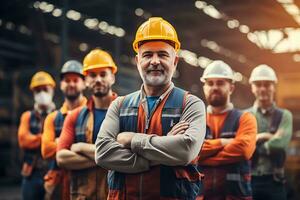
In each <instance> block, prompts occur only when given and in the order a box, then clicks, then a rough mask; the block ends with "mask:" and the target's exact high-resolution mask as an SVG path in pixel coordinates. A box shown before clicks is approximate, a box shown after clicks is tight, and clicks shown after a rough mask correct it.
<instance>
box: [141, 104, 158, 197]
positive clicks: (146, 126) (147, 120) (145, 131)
mask: <svg viewBox="0 0 300 200" xmlns="http://www.w3.org/2000/svg"><path fill="white" fill-rule="evenodd" d="M160 101H161V100H160V99H158V100H157V101H156V102H155V105H154V107H153V109H152V110H151V112H150V115H148V110H147V111H146V112H147V116H146V125H145V130H144V133H145V134H147V131H148V129H149V124H150V120H151V117H152V115H153V113H154V111H155V110H156V108H157V106H158V104H159V103H160ZM146 103H147V102H146ZM142 106H143V104H142ZM143 108H144V110H146V109H145V107H144V106H143ZM147 108H148V106H147ZM139 190H140V191H139V195H140V196H139V199H140V200H142V197H143V174H141V176H140V186H139Z"/></svg>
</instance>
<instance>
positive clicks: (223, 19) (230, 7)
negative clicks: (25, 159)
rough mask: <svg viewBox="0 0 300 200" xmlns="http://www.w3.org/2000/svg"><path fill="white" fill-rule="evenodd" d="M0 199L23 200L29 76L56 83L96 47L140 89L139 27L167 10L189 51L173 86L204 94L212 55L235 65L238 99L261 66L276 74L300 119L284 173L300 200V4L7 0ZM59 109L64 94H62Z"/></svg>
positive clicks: (120, 88)
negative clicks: (44, 75)
mask: <svg viewBox="0 0 300 200" xmlns="http://www.w3.org/2000/svg"><path fill="white" fill-rule="evenodd" d="M0 5H1V6H0V199H19V198H20V196H19V185H20V180H21V179H20V178H21V177H20V151H19V148H18V144H17V128H18V123H19V117H20V115H21V113H22V112H23V111H25V110H27V109H30V108H31V107H32V104H33V98H32V94H31V92H30V90H29V82H30V79H31V76H32V75H33V74H34V73H35V72H36V71H38V70H45V71H47V72H50V73H51V74H52V75H53V76H54V78H55V79H56V81H59V72H60V68H61V66H62V64H63V63H64V62H65V61H67V60H69V59H76V60H78V61H82V60H83V58H84V56H85V55H86V54H87V53H88V52H89V51H90V50H92V49H94V48H96V47H98V48H101V49H103V50H106V51H108V52H110V53H111V54H112V56H113V58H114V60H115V62H116V63H117V65H118V67H119V72H118V74H117V82H116V84H115V87H114V90H115V91H116V92H117V93H118V94H119V95H124V94H127V93H129V92H131V91H134V90H136V89H138V88H139V87H140V83H141V80H140V78H139V75H138V73H137V70H136V66H135V62H134V56H135V54H134V51H133V50H132V41H133V39H134V36H135V32H136V30H137V28H138V26H139V25H140V24H141V23H142V22H144V21H145V20H146V19H148V18H149V17H151V16H161V17H163V18H164V19H166V20H167V21H169V22H170V23H171V24H172V25H173V26H174V27H175V28H176V30H177V33H178V36H179V39H180V41H181V44H182V49H181V51H180V52H179V55H180V58H181V59H180V63H179V65H178V69H177V71H176V74H175V76H174V82H175V83H176V84H177V86H180V87H182V88H184V89H186V90H189V91H191V92H192V93H194V94H195V95H197V96H199V97H200V98H203V99H204V96H203V92H202V83H201V82H200V80H199V78H200V76H201V75H202V72H203V70H204V68H205V67H206V66H207V65H208V64H209V63H210V62H211V61H213V60H217V59H219V60H223V61H225V62H226V63H228V64H229V65H230V66H231V67H232V68H233V69H234V70H235V71H236V78H237V79H240V80H241V82H239V83H237V85H236V86H237V88H236V91H235V93H234V95H233V99H232V100H233V102H234V104H235V106H236V107H238V108H247V107H250V106H251V105H252V104H253V101H254V97H253V95H252V93H251V90H250V86H249V85H248V78H249V76H250V72H251V70H252V69H253V68H254V67H255V66H257V65H258V64H267V65H269V66H271V67H273V68H274V69H275V71H276V73H277V76H278V78H279V84H277V93H276V102H277V104H278V105H279V106H281V107H284V108H287V109H289V110H290V111H291V112H292V113H293V117H294V122H293V123H294V133H293V140H292V142H291V144H290V147H289V150H288V159H287V164H286V170H287V174H288V187H289V195H290V199H300V197H299V196H300V195H299V194H298V193H299V191H300V184H299V182H300V175H299V174H300V0H277V1H276V0H248V1H238V0H210V1H194V0H186V1H181V0H151V1H138V0H109V1H108V0H88V1H83V0H72V1H71V0H47V1H33V0H1V4H0ZM55 100H56V105H57V107H59V106H60V105H61V103H62V100H63V99H62V95H61V93H60V91H59V90H58V89H57V90H56V95H55Z"/></svg>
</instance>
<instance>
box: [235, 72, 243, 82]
mask: <svg viewBox="0 0 300 200" xmlns="http://www.w3.org/2000/svg"><path fill="white" fill-rule="evenodd" d="M233 78H234V80H235V81H238V82H240V81H242V80H243V75H242V74H241V73H240V72H234V74H233Z"/></svg>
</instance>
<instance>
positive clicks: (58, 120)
mask: <svg viewBox="0 0 300 200" xmlns="http://www.w3.org/2000/svg"><path fill="white" fill-rule="evenodd" d="M64 120H65V115H63V114H62V113H61V112H60V110H57V113H56V116H55V119H54V127H55V137H59V136H60V133H61V130H62V127H63V124H64Z"/></svg>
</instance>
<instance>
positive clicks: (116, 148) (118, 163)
mask: <svg viewBox="0 0 300 200" xmlns="http://www.w3.org/2000/svg"><path fill="white" fill-rule="evenodd" d="M133 48H134V50H135V51H136V53H137V55H136V62H137V68H138V71H139V73H140V76H141V78H142V80H143V85H142V87H141V90H139V91H137V92H134V93H131V94H129V95H126V96H125V97H120V98H118V99H116V100H115V101H114V102H113V103H112V105H111V106H110V108H109V110H108V113H107V115H106V117H105V120H104V122H103V124H102V127H101V130H100V132H99V134H98V139H97V142H96V155H95V159H96V162H97V164H98V165H100V166H102V167H104V168H106V169H109V170H110V171H109V176H108V184H109V196H108V199H200V198H201V197H200V196H199V195H198V194H199V193H200V190H201V174H200V172H199V170H198V168H197V159H195V158H196V157H197V155H198V153H199V151H200V148H201V145H202V143H203V139H204V136H205V130H206V126H205V124H206V121H205V108H204V104H203V102H202V101H201V100H200V99H199V98H197V97H196V96H194V95H191V94H188V93H187V92H186V91H184V90H182V89H180V88H177V87H175V86H174V84H173V83H172V81H171V79H172V76H173V74H174V72H175V70H176V66H177V63H178V59H179V58H178V55H177V51H178V50H179V48H180V42H179V41H178V38H177V34H176V31H175V29H174V28H173V26H172V25H171V24H170V23H168V22H167V21H166V20H164V19H162V18H160V17H153V18H150V19H149V20H147V21H146V22H145V23H143V24H142V25H141V26H140V27H139V29H138V30H137V33H136V38H135V41H134V42H133Z"/></svg>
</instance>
